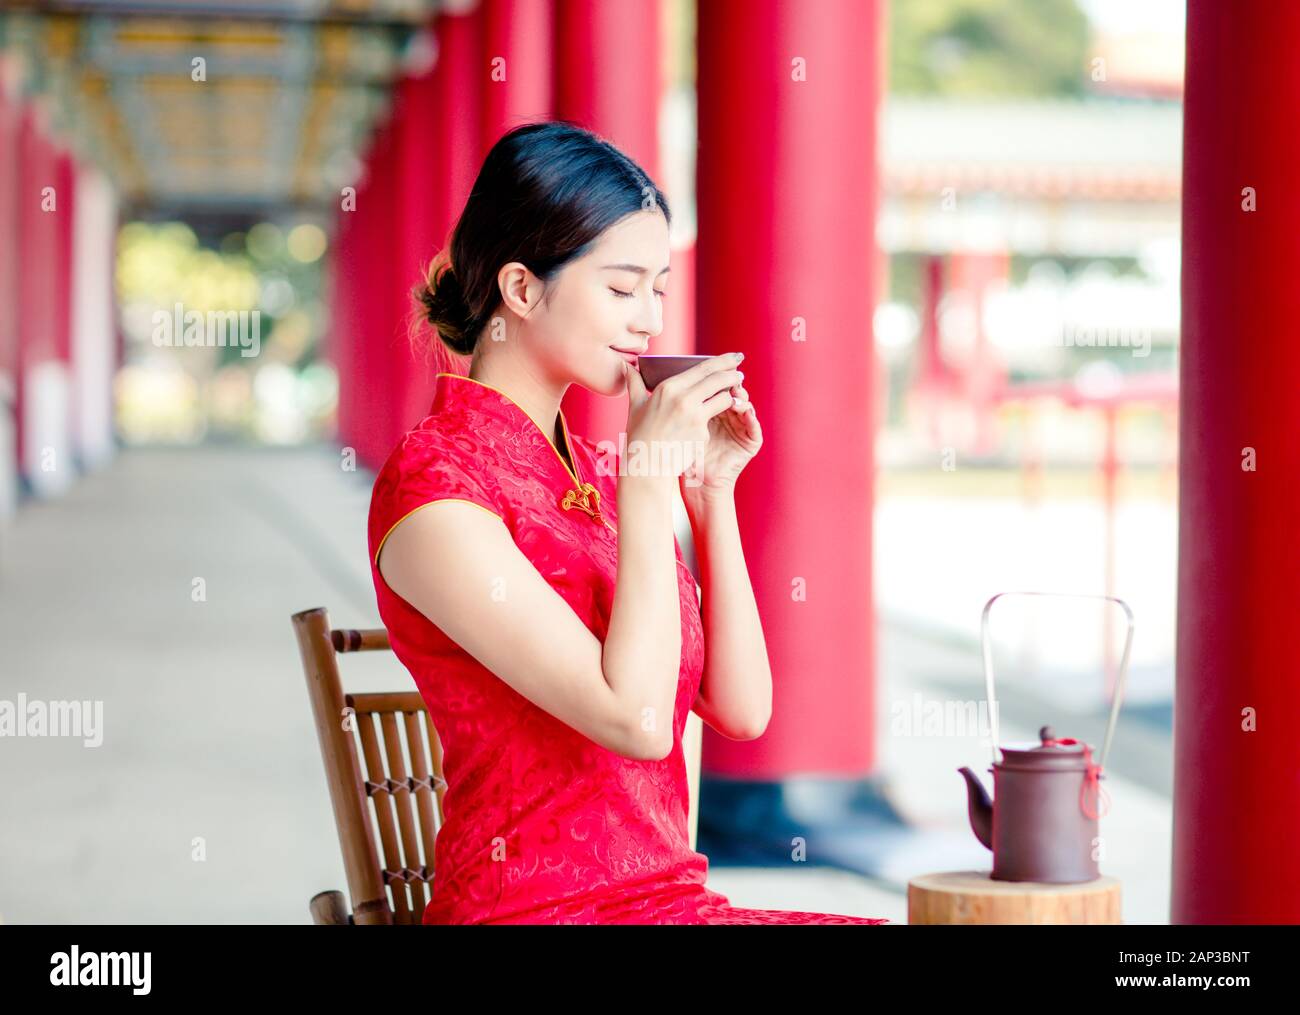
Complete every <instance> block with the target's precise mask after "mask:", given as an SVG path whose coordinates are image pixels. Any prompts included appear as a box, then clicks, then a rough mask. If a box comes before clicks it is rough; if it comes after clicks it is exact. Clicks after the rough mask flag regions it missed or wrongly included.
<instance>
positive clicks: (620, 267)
mask: <svg viewBox="0 0 1300 1015" xmlns="http://www.w3.org/2000/svg"><path fill="white" fill-rule="evenodd" d="M607 268H610V269H613V270H614V271H632V272H636V274H638V275H644V274H645V273H646V272H647V271H649V269H648V268H643V267H642V266H641V265H639V264H602V265H601V266H600V270H601V271H604V270H605V269H607ZM671 270H672V269H670V268H668V267H667V266H665V267H663V268H660V269H659V275H662V274H663V273H664V272H666V271H671ZM659 275H656V276H655V278H658V277H659Z"/></svg>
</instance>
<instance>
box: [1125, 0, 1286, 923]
mask: <svg viewBox="0 0 1300 1015" xmlns="http://www.w3.org/2000/svg"><path fill="white" fill-rule="evenodd" d="M1187 8H1188V9H1187V73H1186V85H1185V96H1184V114H1183V122H1184V129H1183V281H1182V292H1183V303H1182V348H1181V355H1180V385H1181V399H1182V405H1181V407H1180V453H1179V458H1180V463H1179V483H1180V490H1179V547H1178V551H1179V552H1178V648H1177V684H1176V693H1175V695H1174V709H1175V712H1174V769H1175V771H1174V839H1173V886H1172V907H1171V921H1172V922H1173V923H1225V924H1226V923H1296V922H1300V739H1297V737H1296V735H1295V724H1296V717H1297V716H1298V715H1300V656H1297V652H1296V643H1295V632H1296V630H1297V629H1300V526H1297V524H1296V519H1297V516H1298V515H1300V439H1297V435H1300V394H1298V393H1297V383H1296V379H1297V377H1300V343H1297V342H1296V338H1295V322H1296V320H1297V319H1298V318H1300V289H1297V287H1296V284H1295V279H1296V274H1297V272H1298V271H1300V194H1297V192H1296V189H1295V180H1294V176H1295V168H1296V166H1297V165H1300V133H1297V131H1296V129H1295V112H1294V111H1295V108H1296V104H1297V102H1300V62H1298V61H1297V60H1296V59H1295V52H1296V49H1297V47H1300V5H1296V4H1279V3H1273V2H1271V0H1242V2H1240V3H1236V4H1221V3H1217V2H1215V0H1189V3H1188V5H1187ZM1246 188H1250V190H1249V191H1246V192H1245V193H1243V191H1245V190H1246ZM1251 201H1253V202H1254V208H1255V209H1256V210H1246V209H1247V208H1248V207H1250V203H1249V202H1251ZM1252 458H1253V462H1252ZM1252 465H1253V469H1249V468H1245V467H1244V466H1252ZM1138 623H1139V624H1141V623H1142V618H1141V617H1139V618H1138Z"/></svg>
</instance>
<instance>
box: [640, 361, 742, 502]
mask: <svg viewBox="0 0 1300 1015" xmlns="http://www.w3.org/2000/svg"><path fill="white" fill-rule="evenodd" d="M738 362H739V359H738V358H737V355H736V354H734V353H733V354H728V355H725V356H714V357H711V358H710V359H707V360H704V361H702V362H700V363H697V364H695V365H694V366H693V367H691V368H690V369H689V370H683V371H682V372H681V373H679V374H675V375H674V376H672V377H669V378H667V379H666V380H664V381H662V382H660V383H659V384H657V385H655V388H654V390H653V391H647V389H646V386H645V382H644V380H642V378H641V374H640V372H639V371H638V370H636V369H635V368H634V367H633V366H631V365H630V364H628V365H627V366H625V367H624V376H625V378H626V380H627V388H628V395H629V403H628V422H627V443H628V453H627V455H626V458H625V462H624V464H625V467H626V470H627V474H628V475H633V474H649V475H661V476H669V477H672V478H676V479H678V480H679V481H681V482H683V483H686V484H687V485H689V486H690V487H692V488H697V487H699V486H700V485H701V483H697V482H696V478H697V477H700V478H701V482H702V481H703V479H706V478H707V479H711V480H712V483H713V484H714V485H715V486H717V487H719V488H722V487H724V486H725V485H726V484H725V479H724V476H725V475H726V473H727V471H734V472H735V473H736V474H739V470H740V468H741V467H743V465H744V461H747V460H748V455H742V458H743V460H741V461H740V462H739V465H737V463H736V460H735V458H734V453H733V455H724V456H722V457H719V455H718V451H719V448H720V447H721V446H724V445H725V444H727V443H728V442H730V443H733V444H734V445H735V448H737V449H743V448H747V447H749V446H750V445H749V444H748V443H747V444H744V445H742V444H740V443H737V442H736V441H737V439H736V438H729V437H726V436H725V435H726V434H729V433H732V432H737V433H743V432H744V431H745V428H744V425H743V424H740V423H739V422H737V423H731V424H725V423H720V422H719V420H718V417H719V416H734V417H736V418H737V420H739V418H740V413H738V412H737V410H736V407H735V405H736V400H735V398H733V396H732V392H733V391H738V390H739V391H743V390H744V389H742V388H741V387H740V382H741V381H742V380H743V379H744V374H742V373H741V372H740V371H739V370H737V369H735V367H736V364H737V363H738ZM754 450H757V447H754ZM751 454H752V452H751ZM638 458H640V459H641V460H640V461H639V462H638V461H637V459H638ZM706 462H712V463H713V464H711V465H706V464H705V463H706ZM731 481H732V482H734V481H735V480H734V477H732V480H731Z"/></svg>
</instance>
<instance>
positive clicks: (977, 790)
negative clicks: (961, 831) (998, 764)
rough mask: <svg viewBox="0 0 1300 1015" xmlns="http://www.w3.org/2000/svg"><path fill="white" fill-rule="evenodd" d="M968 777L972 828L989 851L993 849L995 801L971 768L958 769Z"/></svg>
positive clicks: (967, 784)
mask: <svg viewBox="0 0 1300 1015" xmlns="http://www.w3.org/2000/svg"><path fill="white" fill-rule="evenodd" d="M957 771H958V772H960V773H961V774H962V775H964V776H965V777H966V809H967V811H968V812H969V813H970V827H971V829H972V831H974V832H975V838H977V839H979V841H980V843H981V845H983V846H984V847H985V848H987V849H992V848H993V801H992V800H990V799H989V795H988V791H987V790H985V789H984V783H982V782H980V779H979V776H978V775H976V774H975V773H974V772H972V771H971V770H970V769H969V768H966V767H962V768H959V769H957Z"/></svg>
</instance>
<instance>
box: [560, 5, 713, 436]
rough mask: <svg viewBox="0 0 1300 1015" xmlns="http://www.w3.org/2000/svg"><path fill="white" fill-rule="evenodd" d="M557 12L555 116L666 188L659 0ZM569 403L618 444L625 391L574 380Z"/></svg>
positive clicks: (585, 430) (582, 427)
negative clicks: (598, 390) (603, 390)
mask: <svg viewBox="0 0 1300 1015" xmlns="http://www.w3.org/2000/svg"><path fill="white" fill-rule="evenodd" d="M724 6H725V5H724ZM555 10H556V24H555V50H556V79H555V86H556V96H555V103H556V115H557V116H558V117H560V118H561V119H565V120H572V121H573V122H575V123H578V124H581V125H582V126H584V127H586V128H587V129H589V130H592V131H595V132H596V133H597V134H600V135H601V136H602V137H604V138H606V139H607V140H609V141H610V142H612V143H613V144H615V145H617V146H618V147H619V148H621V149H622V150H623V151H624V152H626V153H627V154H628V155H629V156H630V157H631V158H633V159H634V160H636V162H637V163H638V164H639V165H640V166H641V167H642V168H643V169H645V171H646V172H647V173H649V174H650V176H651V177H652V178H654V179H655V182H656V183H659V184H660V185H661V186H662V181H660V180H659V179H658V172H659V103H660V97H661V95H662V91H663V69H662V54H661V52H660V36H661V34H662V31H661V27H660V16H661V6H660V4H659V2H658V0H557V3H556V9H555ZM563 405H564V413H565V416H566V417H567V418H568V420H569V423H570V424H571V426H572V428H573V431H574V432H575V433H577V434H580V435H582V436H584V437H587V438H589V439H591V440H593V441H596V442H600V441H602V440H609V441H613V442H615V443H617V441H618V435H619V433H620V432H621V431H622V430H623V429H624V428H625V427H626V426H627V396H626V395H620V396H619V397H618V398H607V397H605V396H604V395H595V394H592V393H591V392H589V391H587V390H586V389H585V388H580V387H578V386H577V385H573V386H572V387H570V388H569V393H568V394H567V395H566V396H565V398H564V402H563Z"/></svg>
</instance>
